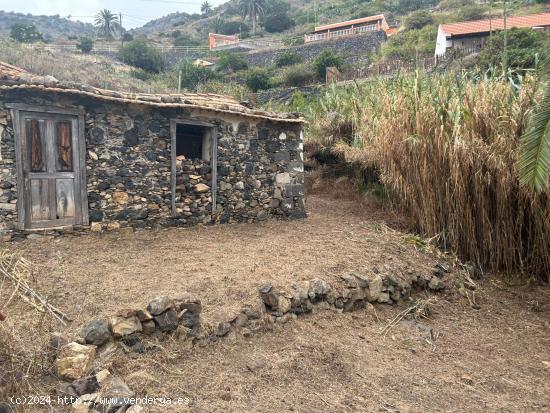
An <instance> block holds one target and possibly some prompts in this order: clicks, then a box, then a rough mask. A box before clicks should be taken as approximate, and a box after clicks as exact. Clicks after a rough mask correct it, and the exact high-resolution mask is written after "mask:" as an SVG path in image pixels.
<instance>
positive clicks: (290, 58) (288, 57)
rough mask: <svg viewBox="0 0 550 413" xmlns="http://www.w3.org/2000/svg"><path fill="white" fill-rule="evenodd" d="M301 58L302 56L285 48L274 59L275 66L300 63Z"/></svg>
mask: <svg viewBox="0 0 550 413" xmlns="http://www.w3.org/2000/svg"><path fill="white" fill-rule="evenodd" d="M302 60H303V59H302V56H300V55H299V54H298V53H296V52H295V51H294V50H287V51H285V52H283V53H282V54H280V55H279V56H278V57H277V58H276V59H275V65H276V66H277V67H284V66H292V65H295V64H298V63H301V62H302Z"/></svg>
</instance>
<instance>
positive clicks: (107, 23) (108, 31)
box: [95, 9, 120, 40]
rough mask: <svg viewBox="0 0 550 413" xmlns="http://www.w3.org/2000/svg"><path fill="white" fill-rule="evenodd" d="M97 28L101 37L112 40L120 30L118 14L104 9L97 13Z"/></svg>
mask: <svg viewBox="0 0 550 413" xmlns="http://www.w3.org/2000/svg"><path fill="white" fill-rule="evenodd" d="M95 26H96V28H97V31H98V33H99V35H100V36H103V37H104V38H106V39H108V40H112V39H113V37H114V35H115V33H116V32H117V31H118V30H119V28H120V24H119V23H118V21H117V16H116V14H114V13H112V12H111V11H110V10H107V9H103V10H101V11H100V12H99V13H97V15H96V16H95Z"/></svg>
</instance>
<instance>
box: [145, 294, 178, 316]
mask: <svg viewBox="0 0 550 413" xmlns="http://www.w3.org/2000/svg"><path fill="white" fill-rule="evenodd" d="M173 308H175V304H174V301H173V300H172V299H171V298H168V297H157V298H155V299H154V300H153V301H151V302H150V303H149V305H148V306H147V311H149V312H150V313H151V314H152V315H153V316H156V315H160V314H162V313H164V312H165V311H168V310H170V309H173Z"/></svg>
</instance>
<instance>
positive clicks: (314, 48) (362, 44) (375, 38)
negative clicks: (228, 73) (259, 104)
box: [245, 31, 386, 67]
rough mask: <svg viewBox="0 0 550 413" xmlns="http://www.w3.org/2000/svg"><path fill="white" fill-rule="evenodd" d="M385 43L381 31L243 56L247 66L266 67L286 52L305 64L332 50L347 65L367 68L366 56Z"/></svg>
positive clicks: (367, 60)
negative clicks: (293, 54)
mask: <svg viewBox="0 0 550 413" xmlns="http://www.w3.org/2000/svg"><path fill="white" fill-rule="evenodd" d="M385 41H386V34H385V33H384V32H383V31H380V32H372V33H365V34H362V35H357V36H350V37H342V38H337V39H332V40H328V41H325V42H313V43H307V44H305V45H301V46H296V47H285V48H281V49H269V50H261V51H257V52H250V53H248V54H247V55H245V59H246V61H247V62H248V65H249V66H259V67H266V66H271V65H273V64H274V63H275V60H276V59H277V58H278V57H279V56H280V55H281V54H283V53H284V52H286V51H288V50H292V51H294V52H296V53H297V54H298V55H299V56H301V57H302V59H303V60H304V61H306V62H312V61H313V60H315V58H316V57H317V56H318V55H319V54H320V53H321V52H323V51H325V50H332V51H334V52H336V53H339V54H340V55H342V56H343V58H344V60H345V62H346V63H348V64H351V65H361V66H368V65H369V64H370V62H369V58H368V55H370V54H372V53H376V51H377V50H378V49H379V48H380V45H381V44H382V43H383V42H385Z"/></svg>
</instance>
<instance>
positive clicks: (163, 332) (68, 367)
mask: <svg viewBox="0 0 550 413" xmlns="http://www.w3.org/2000/svg"><path fill="white" fill-rule="evenodd" d="M448 272H450V269H449V268H448V267H447V266H446V265H443V264H437V265H436V267H434V269H433V272H432V273H431V274H412V273H408V274H400V275H398V276H393V275H386V274H384V275H382V274H380V273H379V272H378V270H375V269H373V271H372V272H368V273H359V272H353V273H349V274H344V275H342V276H341V277H340V280H339V281H340V282H334V283H329V282H327V281H325V280H323V279H321V278H315V279H312V280H310V281H303V282H300V283H296V284H293V285H291V286H287V287H286V288H276V287H274V286H273V285H272V284H271V283H266V284H263V285H262V286H260V287H259V290H258V293H259V298H258V301H257V302H256V303H254V304H252V305H249V306H246V307H244V308H242V310H241V311H240V312H238V313H236V314H234V315H232V316H230V317H228V318H227V319H226V320H225V321H221V322H219V323H217V324H210V323H208V321H205V320H203V319H202V318H201V312H202V309H203V304H202V302H201V300H200V299H199V298H198V297H196V296H194V295H192V294H188V293H186V294H183V295H182V296H180V297H178V298H170V297H166V296H161V297H157V298H154V299H153V300H152V301H150V302H149V304H148V305H147V308H145V309H130V310H122V311H119V312H118V313H117V314H115V315H113V316H112V317H110V319H109V320H93V321H91V322H90V323H89V324H87V325H86V326H84V328H83V329H82V330H81V332H80V333H78V335H77V338H76V341H71V342H69V339H68V338H65V337H63V338H61V339H60V335H54V340H53V341H54V342H55V343H56V345H54V346H53V347H55V348H57V358H56V368H57V374H58V377H59V378H60V379H61V380H64V381H65V382H64V384H63V385H62V386H61V387H60V391H61V392H62V393H63V394H62V395H64V396H68V397H71V400H73V401H74V404H76V405H77V406H81V405H83V407H82V411H83V412H88V411H90V409H92V408H95V409H96V410H100V411H111V409H113V408H115V407H116V408H119V407H123V406H128V405H129V404H130V402H128V401H127V400H129V399H128V398H131V397H133V396H134V393H133V392H132V390H130V389H129V388H128V386H126V384H125V383H124V382H122V380H120V379H119V378H117V377H116V376H113V377H112V378H111V380H115V381H116V387H117V388H118V389H122V390H123V391H122V393H123V394H125V395H127V399H124V398H123V397H115V398H112V397H108V396H112V394H111V393H112V392H111V390H112V389H111V386H110V385H108V384H106V383H108V381H107V382H105V380H106V378H107V377H109V376H110V373H109V372H106V371H105V370H104V368H105V366H104V365H102V362H101V354H102V353H103V352H109V351H111V350H107V348H108V347H109V346H111V347H112V346H113V343H118V344H119V345H120V346H122V347H123V349H124V351H125V352H126V353H132V352H134V353H147V352H148V351H149V350H152V348H151V349H148V348H147V347H146V344H144V343H146V340H144V338H145V337H152V336H153V337H154V336H156V337H157V338H158V339H160V340H162V339H163V338H165V337H167V336H169V337H171V338H173V339H176V340H178V341H179V342H181V344H182V346H183V347H184V348H191V347H192V346H194V345H199V346H205V345H207V344H208V343H211V342H215V341H218V340H220V339H222V338H223V337H225V336H227V335H229V334H230V333H231V334H242V335H243V336H246V337H249V336H251V335H253V334H254V333H258V332H261V331H263V330H266V329H268V327H269V325H273V323H282V324H284V323H287V322H290V321H292V320H294V319H297V318H298V317H300V316H303V315H305V314H310V313H314V312H317V311H323V310H333V311H336V312H351V311H359V310H364V309H365V308H371V309H372V306H373V304H377V303H382V304H393V303H396V302H401V301H404V300H409V299H410V297H411V293H412V292H414V291H415V290H431V291H433V292H438V291H442V290H443V289H445V286H446V282H445V281H444V280H445V279H446V278H448V277H447V273H448ZM98 355H99V357H97V356H98ZM104 399H108V400H110V401H109V403H111V404H110V405H108V406H104V405H103V406H102V405H101V403H102V400H104ZM113 400H115V401H113ZM125 400H126V401H125Z"/></svg>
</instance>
